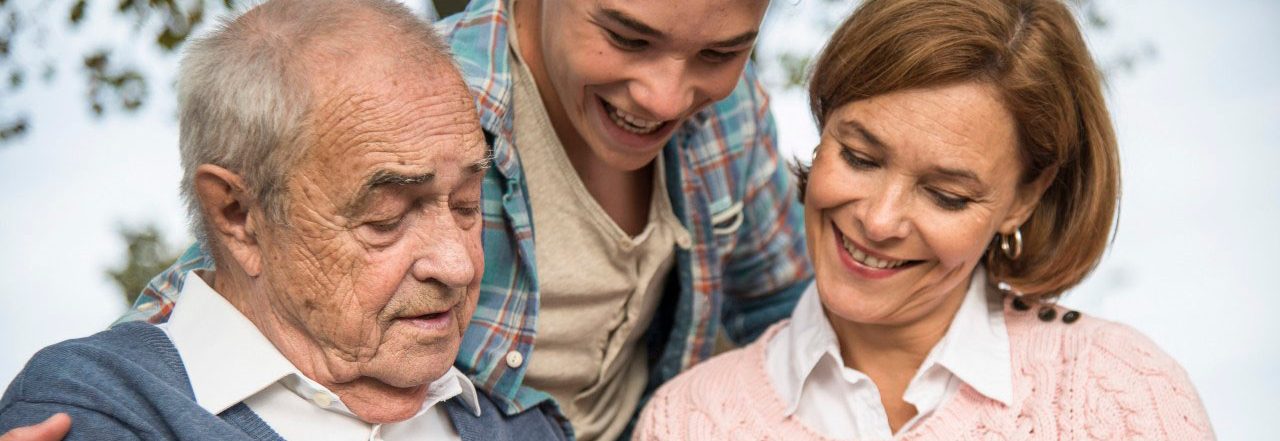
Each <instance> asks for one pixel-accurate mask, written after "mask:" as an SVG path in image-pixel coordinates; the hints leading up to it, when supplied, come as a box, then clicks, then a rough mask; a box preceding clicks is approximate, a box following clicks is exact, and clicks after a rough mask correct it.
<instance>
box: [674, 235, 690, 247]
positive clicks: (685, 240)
mask: <svg viewBox="0 0 1280 441" xmlns="http://www.w3.org/2000/svg"><path fill="white" fill-rule="evenodd" d="M676 245H679V246H680V248H681V249H686V250H687V249H689V247H691V246H693V239H690V238H689V233H682V234H680V235H679V236H677V237H676Z"/></svg>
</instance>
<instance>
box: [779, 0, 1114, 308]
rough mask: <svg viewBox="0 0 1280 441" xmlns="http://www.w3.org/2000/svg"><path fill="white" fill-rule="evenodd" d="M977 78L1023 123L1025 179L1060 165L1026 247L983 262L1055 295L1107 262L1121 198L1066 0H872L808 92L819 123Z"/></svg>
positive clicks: (829, 53) (1092, 71)
mask: <svg viewBox="0 0 1280 441" xmlns="http://www.w3.org/2000/svg"><path fill="white" fill-rule="evenodd" d="M971 81H976V82H982V83H987V84H991V85H992V86H994V87H995V89H996V90H998V91H999V93H1000V94H1001V98H1002V101H1003V103H1004V104H1005V106H1006V107H1007V108H1008V109H1009V111H1010V113H1012V114H1013V116H1014V119H1015V121H1016V122H1017V125H1018V127H1017V130H1018V136H1019V144H1020V145H1019V150H1020V157H1021V162H1022V167H1023V174H1022V178H1021V182H1022V183H1023V184H1028V183H1030V182H1032V181H1034V180H1035V179H1036V178H1037V177H1039V176H1041V174H1042V173H1044V172H1046V171H1051V170H1055V169H1056V171H1057V176H1056V178H1055V179H1054V180H1053V181H1052V182H1051V183H1050V184H1049V186H1048V189H1047V190H1045V194H1044V196H1043V198H1042V199H1041V200H1040V203H1039V205H1038V206H1037V207H1036V209H1035V211H1034V212H1033V213H1032V215H1031V217H1030V218H1029V219H1028V220H1027V222H1026V223H1025V224H1023V225H1022V227H1021V229H1022V237H1023V239H1024V243H1025V246H1024V248H1023V253H1022V255H1021V257H1019V258H1018V259H1017V260H1011V259H1008V258H1006V257H1005V256H1003V255H1002V254H1000V253H999V252H995V253H988V254H987V257H984V263H985V264H986V268H987V271H988V272H989V273H990V275H991V280H1002V281H1005V282H1008V283H1010V284H1011V285H1013V286H1014V287H1016V288H1018V289H1019V290H1020V291H1023V292H1025V293H1027V294H1029V295H1033V296H1036V297H1054V296H1057V295H1059V294H1061V293H1062V292H1063V291H1065V290H1067V289H1068V288H1071V287H1072V286H1074V285H1076V284H1077V283H1079V282H1080V281H1081V280H1083V279H1084V277H1085V276H1087V275H1088V274H1089V272H1091V271H1092V270H1093V268H1094V267H1096V266H1097V264H1098V261H1099V260H1101V258H1102V254H1103V251H1104V250H1105V249H1106V247H1107V244H1108V243H1109V241H1110V235H1111V226H1112V222H1113V221H1114V218H1115V213H1116V208H1117V205H1118V203H1119V197H1120V196H1119V192H1120V159H1119V154H1118V153H1117V149H1116V140H1115V133H1114V131H1113V129H1112V126H1111V117H1110V114H1109V113H1108V112H1107V106H1106V102H1105V99H1104V97H1103V94H1102V87H1101V75H1100V73H1099V72H1098V69H1097V67H1096V66H1095V64H1094V62H1093V59H1092V57H1091V56H1090V55H1089V51H1088V49H1087V47H1086V46H1085V42H1084V38H1083V37H1082V36H1081V34H1080V30H1079V28H1078V27H1077V25H1076V22H1075V20H1074V18H1073V17H1072V15H1071V11H1070V10H1068V9H1067V7H1066V6H1065V5H1063V4H1062V3H1061V2H1060V1H1057V0H869V1H867V2H865V3H863V4H862V6H860V7H859V8H858V10H857V11H855V12H854V13H853V15H852V16H850V17H849V18H848V19H847V20H845V22H844V23H843V24H841V25H840V27H839V29H837V30H836V31H835V34H834V35H833V36H832V37H831V40H830V41H829V42H828V43H827V46H826V48H824V49H823V51H822V54H821V55H820V56H819V57H818V61H817V63H816V65H815V66H814V68H813V71H812V73H811V77H810V82H809V100H810V106H811V109H812V112H813V116H814V118H815V119H816V120H817V123H818V127H819V128H821V127H823V126H824V125H825V123H826V119H827V116H828V115H830V114H831V112H832V111H834V110H835V109H837V108H839V107H840V106H843V105H845V104H848V103H851V102H854V101H858V100H862V99H866V98H870V97H873V96H877V95H883V94H886V93H890V92H894V91H899V90H905V89H914V88H925V87H936V86H944V85H950V84H956V83H963V82H971ZM801 173H802V174H803V171H802V172H801ZM805 178H806V176H801V180H800V182H801V185H802V186H803V185H805V181H806V179H805ZM993 245H994V244H993Z"/></svg>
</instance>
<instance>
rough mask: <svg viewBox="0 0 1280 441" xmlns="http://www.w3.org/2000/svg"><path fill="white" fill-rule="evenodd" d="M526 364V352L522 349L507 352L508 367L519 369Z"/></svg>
mask: <svg viewBox="0 0 1280 441" xmlns="http://www.w3.org/2000/svg"><path fill="white" fill-rule="evenodd" d="M523 364H524V354H521V353H520V351H511V352H508V353H507V367H510V368H512V369H519V368H520V365H523Z"/></svg>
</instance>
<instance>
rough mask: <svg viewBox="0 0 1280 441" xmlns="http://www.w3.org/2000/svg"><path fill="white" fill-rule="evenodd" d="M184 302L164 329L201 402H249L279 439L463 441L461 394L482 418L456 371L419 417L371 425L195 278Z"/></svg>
mask: <svg viewBox="0 0 1280 441" xmlns="http://www.w3.org/2000/svg"><path fill="white" fill-rule="evenodd" d="M185 278H186V282H185V283H184V284H183V287H182V294H181V295H182V301H181V302H178V303H177V305H176V306H175V307H174V309H173V314H172V315H171V316H170V317H169V321H168V322H167V323H165V324H163V325H160V329H162V330H164V331H165V334H166V335H168V336H169V339H170V340H172V341H173V345H174V346H175V347H176V348H177V350H178V355H179V356H181V357H182V363H183V365H184V366H185V367H186V370H187V377H188V378H189V379H190V380H191V389H192V391H194V392H195V399H196V403H198V404H199V405H200V407H202V408H204V409H205V410H207V411H209V412H210V413H213V414H215V415H216V414H219V413H222V411H224V410H226V409H228V408H230V407H232V406H234V405H236V404H237V403H240V402H244V403H245V404H246V405H247V406H249V409H250V410H252V411H253V412H254V413H256V414H257V415H258V417H260V418H262V420H263V421H264V422H266V423H267V425H268V426H271V428H272V429H273V430H275V431H276V433H277V434H279V435H280V436H281V437H283V438H285V439H305V440H357V439H362V440H370V441H374V440H378V441H400V440H409V439H415V440H417V439H446V440H458V439H460V438H459V436H458V433H457V430H455V429H454V427H453V423H452V422H451V421H450V419H449V416H448V413H447V412H446V411H445V409H444V406H437V404H440V403H442V402H444V401H445V400H448V399H450V398H453V397H455V396H461V397H462V398H461V399H462V400H463V401H464V402H465V403H466V404H467V406H468V407H469V408H470V409H471V410H472V411H473V412H475V414H476V415H477V416H479V415H480V405H479V402H478V401H477V397H476V390H475V386H474V385H473V384H472V383H471V380H470V379H468V378H467V376H466V375H463V374H462V372H460V371H458V370H457V368H454V367H450V368H449V371H448V372H446V373H445V374H444V375H443V376H441V377H440V378H439V379H437V380H435V381H433V382H432V383H431V384H430V385H429V386H428V387H427V389H428V392H427V397H426V399H425V401H424V402H423V403H422V408H421V409H420V410H419V411H418V413H417V414H416V415H414V416H413V417H412V418H409V419H407V420H404V421H399V422H395V423H386V424H370V423H366V422H364V421H361V420H360V419H359V418H357V417H356V416H355V414H353V413H351V411H350V410H349V409H348V408H347V406H346V405H344V404H343V403H342V400H340V399H339V398H338V396H337V395H336V394H334V393H333V392H331V391H329V390H328V389H326V388H325V387H324V386H322V385H320V384H319V383H316V382H315V381H312V380H311V379H310V378H307V377H306V376H304V375H302V373H301V372H299V371H298V369H297V368H295V367H294V366H293V364H292V363H290V362H289V360H287V359H286V358H285V357H284V355H282V354H281V353H280V351H279V350H277V349H276V347H275V346H274V345H272V344H271V342H270V341H269V340H267V338H266V337H265V336H263V335H262V333H261V332H260V331H259V330H258V328H257V327H256V326H254V325H253V323H252V322H250V321H249V319H248V318H247V317H245V316H244V314H241V313H240V311H239V310H237V309H236V308H235V307H234V306H232V305H231V303H230V302H228V301H227V300H226V299H225V298H223V297H222V296H221V295H219V294H218V293H217V292H215V291H214V290H213V288H211V287H209V285H208V284H207V283H205V281H204V280H203V279H201V278H200V277H199V276H196V275H195V274H194V273H187V274H186V275H185Z"/></svg>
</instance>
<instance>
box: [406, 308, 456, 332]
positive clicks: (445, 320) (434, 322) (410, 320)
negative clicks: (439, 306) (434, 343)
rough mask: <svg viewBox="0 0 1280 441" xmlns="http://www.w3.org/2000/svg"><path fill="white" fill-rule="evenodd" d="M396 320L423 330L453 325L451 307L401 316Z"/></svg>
mask: <svg viewBox="0 0 1280 441" xmlns="http://www.w3.org/2000/svg"><path fill="white" fill-rule="evenodd" d="M396 320H398V321H402V322H404V323H405V324H408V325H410V326H413V327H415V328H419V329H422V330H425V331H432V332H436V331H443V330H447V329H451V328H452V327H453V308H449V309H446V310H444V311H440V312H433V313H428V314H423V315H419V316H413V317H401V318H398V319H396Z"/></svg>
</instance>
